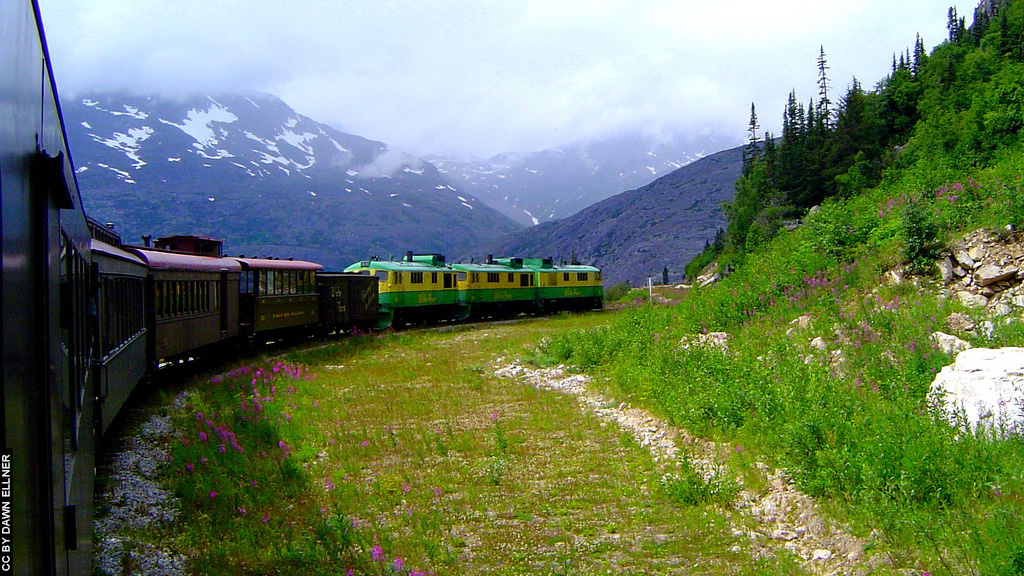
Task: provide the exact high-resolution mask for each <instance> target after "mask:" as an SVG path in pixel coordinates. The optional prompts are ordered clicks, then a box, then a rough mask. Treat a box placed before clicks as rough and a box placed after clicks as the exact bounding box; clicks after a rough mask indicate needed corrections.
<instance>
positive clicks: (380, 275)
mask: <svg viewBox="0 0 1024 576" xmlns="http://www.w3.org/2000/svg"><path fill="white" fill-rule="evenodd" d="M373 275H374V276H376V277H377V281H378V282H387V281H388V273H387V271H385V270H377V271H376V272H374V273H373Z"/></svg>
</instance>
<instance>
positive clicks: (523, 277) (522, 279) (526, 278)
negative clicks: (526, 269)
mask: <svg viewBox="0 0 1024 576" xmlns="http://www.w3.org/2000/svg"><path fill="white" fill-rule="evenodd" d="M531 279H533V276H531V275H529V274H520V275H519V285H520V286H523V287H525V286H529V285H530V280H531Z"/></svg>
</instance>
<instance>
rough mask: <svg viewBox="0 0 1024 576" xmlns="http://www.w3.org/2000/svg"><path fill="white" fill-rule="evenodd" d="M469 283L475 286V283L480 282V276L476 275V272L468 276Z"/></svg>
mask: <svg viewBox="0 0 1024 576" xmlns="http://www.w3.org/2000/svg"><path fill="white" fill-rule="evenodd" d="M469 282H470V283H471V284H477V283H479V282H480V274H478V273H476V272H474V273H472V274H470V275H469Z"/></svg>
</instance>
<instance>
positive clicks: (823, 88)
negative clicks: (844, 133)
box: [818, 45, 832, 128]
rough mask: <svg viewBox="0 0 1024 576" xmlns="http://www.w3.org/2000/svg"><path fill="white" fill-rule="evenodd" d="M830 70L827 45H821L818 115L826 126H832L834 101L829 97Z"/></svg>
mask: <svg viewBox="0 0 1024 576" xmlns="http://www.w3.org/2000/svg"><path fill="white" fill-rule="evenodd" d="M828 70H829V66H828V63H827V62H826V60H825V46H824V45H822V46H821V52H820V53H819V55H818V115H819V117H820V118H822V120H823V122H822V123H823V124H824V125H825V127H826V128H829V127H830V126H831V122H832V120H831V114H832V101H831V100H829V98H828V88H829V86H828V84H829V83H828Z"/></svg>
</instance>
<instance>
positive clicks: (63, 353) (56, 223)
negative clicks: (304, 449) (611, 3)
mask: <svg viewBox="0 0 1024 576" xmlns="http://www.w3.org/2000/svg"><path fill="white" fill-rule="evenodd" d="M0 19H2V21H3V22H4V34H2V35H0V53H3V54H4V58H5V62H4V66H3V67H0V86H2V87H3V93H4V96H3V97H2V98H0V102H2V103H3V105H2V106H0V115H2V119H0V192H2V201H3V203H2V226H3V255H2V258H3V279H2V286H0V296H2V302H3V304H2V306H3V340H2V358H3V367H2V368H3V374H4V383H3V392H2V396H0V401H2V406H3V408H2V414H3V416H2V421H0V429H2V432H3V446H2V450H0V571H2V572H10V573H14V574H25V575H57V574H60V575H64V574H90V573H92V558H93V551H92V534H93V528H92V521H93V509H92V505H93V498H94V483H95V457H96V450H97V447H98V446H100V445H101V443H102V442H103V441H105V440H106V438H107V436H109V432H110V430H111V427H112V426H114V423H115V421H116V418H117V416H118V414H119V413H120V412H121V411H122V408H123V407H124V406H125V404H126V403H127V402H128V400H129V397H130V396H131V394H132V392H133V391H134V390H136V389H137V388H138V387H139V386H140V385H143V384H144V383H146V382H148V381H150V379H151V376H152V375H153V374H154V373H156V372H157V371H159V370H160V369H161V367H166V366H167V365H170V364H180V363H182V362H184V361H185V360H187V359H190V358H195V357H202V356H204V355H213V356H216V355H219V354H220V353H221V352H222V351H223V350H225V349H227V348H236V347H251V346H256V345H259V344H261V343H265V342H267V341H270V340H282V339H289V338H311V337H318V336H328V335H332V334H339V333H345V332H348V331H351V330H352V329H357V330H366V329H371V328H379V327H386V326H397V325H405V324H417V323H422V322H427V321H462V320H467V319H487V318H492V317H498V316H508V315H512V314H519V313H547V312H551V311H557V310H578V309H586V308H597V307H600V306H601V300H602V288H601V271H600V270H599V269H597V268H594V267H590V266H583V265H580V264H578V263H559V264H556V263H555V262H554V261H553V260H552V259H550V258H532V259H531V258H499V259H494V258H492V257H490V256H488V257H487V258H486V259H485V260H484V261H483V262H481V263H474V262H470V263H468V264H464V263H453V264H448V263H446V262H445V258H444V256H442V255H439V254H413V253H411V252H410V253H407V254H406V257H405V258H402V259H398V260H396V259H394V258H391V259H389V260H381V259H377V258H371V259H370V260H366V261H361V262H357V263H354V264H353V265H352V266H349V267H348V268H347V269H346V270H345V271H342V272H330V271H325V270H324V267H323V266H322V265H320V264H317V263H315V262H307V261H297V260H290V259H277V258H251V257H249V258H247V257H245V256H241V255H240V256H237V257H231V256H226V255H224V254H223V243H222V242H221V241H220V240H217V239H215V238H210V237H205V236H196V235H191V236H188V235H186V236H167V237H163V238H158V239H157V240H156V241H155V242H153V243H152V244H151V243H150V239H149V238H144V239H143V241H142V243H141V244H128V243H125V242H122V239H121V237H120V236H119V235H118V234H116V233H115V232H114V231H113V230H112V229H111V228H110V227H109V226H106V225H104V224H101V223H100V222H97V221H95V220H93V219H90V218H89V217H88V216H87V215H86V212H85V210H84V208H83V206H82V200H81V195H80V192H79V187H78V182H77V179H76V176H75V170H74V163H73V159H72V156H71V150H70V149H69V146H68V139H67V133H66V130H65V125H64V119H63V114H62V112H61V107H60V100H59V98H58V94H57V90H56V82H55V80H54V77H53V72H52V69H51V67H50V57H49V54H48V51H47V47H46V39H45V34H44V31H43V26H42V21H41V18H40V11H39V6H38V4H37V2H36V0H26V1H24V2H2V3H0Z"/></svg>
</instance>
